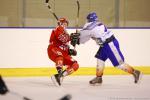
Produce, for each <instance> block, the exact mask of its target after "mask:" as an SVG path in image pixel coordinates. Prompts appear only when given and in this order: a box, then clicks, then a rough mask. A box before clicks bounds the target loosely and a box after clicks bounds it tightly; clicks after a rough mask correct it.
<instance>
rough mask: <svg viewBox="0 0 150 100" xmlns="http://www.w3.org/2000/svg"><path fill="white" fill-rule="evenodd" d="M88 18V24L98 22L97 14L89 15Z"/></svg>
mask: <svg viewBox="0 0 150 100" xmlns="http://www.w3.org/2000/svg"><path fill="white" fill-rule="evenodd" d="M86 18H87V20H88V22H93V21H97V20H98V17H97V15H96V13H95V12H91V13H89V14H88V15H87V17H86Z"/></svg>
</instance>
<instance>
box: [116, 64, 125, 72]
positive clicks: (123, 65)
mask: <svg viewBox="0 0 150 100" xmlns="http://www.w3.org/2000/svg"><path fill="white" fill-rule="evenodd" d="M116 67H117V68H119V69H121V70H125V64H124V63H122V64H119V65H118V66H116Z"/></svg>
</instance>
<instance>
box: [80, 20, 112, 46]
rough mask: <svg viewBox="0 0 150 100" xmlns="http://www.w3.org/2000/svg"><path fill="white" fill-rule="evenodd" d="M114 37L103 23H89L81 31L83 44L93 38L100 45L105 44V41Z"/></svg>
mask: <svg viewBox="0 0 150 100" xmlns="http://www.w3.org/2000/svg"><path fill="white" fill-rule="evenodd" d="M112 35H113V33H112V32H111V31H109V30H108V29H107V27H105V25H103V24H102V23H101V22H89V23H86V24H85V25H84V27H83V29H82V30H81V31H80V43H81V44H83V43H85V42H87V41H88V40H90V38H92V39H93V40H95V41H96V43H97V44H99V42H105V40H106V39H107V38H109V37H111V36H112ZM99 40H101V41H99Z"/></svg>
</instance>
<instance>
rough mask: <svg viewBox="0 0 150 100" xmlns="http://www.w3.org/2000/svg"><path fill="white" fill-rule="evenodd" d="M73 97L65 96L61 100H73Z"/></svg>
mask: <svg viewBox="0 0 150 100" xmlns="http://www.w3.org/2000/svg"><path fill="white" fill-rule="evenodd" d="M71 98H72V96H71V95H70V94H67V95H65V96H63V97H62V98H61V99H59V100H71Z"/></svg>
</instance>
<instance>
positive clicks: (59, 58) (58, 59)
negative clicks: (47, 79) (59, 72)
mask: <svg viewBox="0 0 150 100" xmlns="http://www.w3.org/2000/svg"><path fill="white" fill-rule="evenodd" d="M55 63H56V66H63V57H62V56H58V57H57V58H56V60H55Z"/></svg>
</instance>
